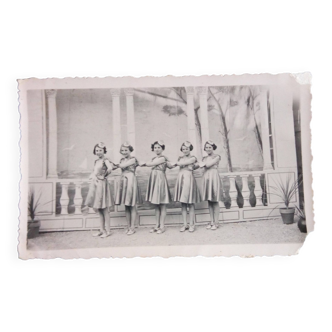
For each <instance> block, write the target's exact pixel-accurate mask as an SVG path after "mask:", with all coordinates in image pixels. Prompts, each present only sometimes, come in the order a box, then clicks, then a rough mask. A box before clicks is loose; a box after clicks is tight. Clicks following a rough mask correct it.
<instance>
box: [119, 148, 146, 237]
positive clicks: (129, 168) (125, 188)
mask: <svg viewBox="0 0 332 332" xmlns="http://www.w3.org/2000/svg"><path fill="white" fill-rule="evenodd" d="M133 151H134V148H133V147H132V146H131V145H130V144H129V143H128V142H126V143H124V144H122V145H121V148H120V153H121V154H122V155H123V158H122V159H121V160H120V163H119V164H117V165H115V166H116V168H121V170H122V174H121V178H120V181H119V183H118V185H117V190H116V193H115V204H116V205H121V204H124V206H125V211H126V219H127V223H128V228H127V230H126V233H127V235H132V234H134V233H135V221H136V216H137V207H136V205H137V204H142V198H141V195H140V191H139V187H138V184H137V179H136V176H135V171H136V167H137V166H138V161H137V159H136V158H135V157H132V156H131V155H130V153H131V152H133Z"/></svg>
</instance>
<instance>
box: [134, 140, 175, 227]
mask: <svg viewBox="0 0 332 332" xmlns="http://www.w3.org/2000/svg"><path fill="white" fill-rule="evenodd" d="M151 149H152V151H153V152H154V153H155V154H156V156H155V157H154V158H153V159H152V160H151V162H147V163H142V164H141V165H140V166H148V167H152V171H151V174H150V178H149V182H148V187H147V191H146V197H145V200H146V201H148V202H151V203H152V204H154V207H155V211H156V226H155V227H154V228H152V229H151V230H150V233H154V232H156V233H157V234H161V233H164V232H165V219H166V204H168V203H170V201H171V194H170V191H169V188H168V183H167V179H166V175H165V171H166V167H168V165H167V163H168V162H169V161H168V159H167V158H166V157H165V156H163V154H162V152H163V150H165V144H164V142H162V141H156V142H154V143H153V144H151Z"/></svg>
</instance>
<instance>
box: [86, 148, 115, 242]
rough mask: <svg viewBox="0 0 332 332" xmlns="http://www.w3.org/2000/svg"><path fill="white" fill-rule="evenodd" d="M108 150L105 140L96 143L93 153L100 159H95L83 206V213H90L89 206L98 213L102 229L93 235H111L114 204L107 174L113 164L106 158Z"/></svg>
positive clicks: (109, 172)
mask: <svg viewBox="0 0 332 332" xmlns="http://www.w3.org/2000/svg"><path fill="white" fill-rule="evenodd" d="M106 152H107V151H106V146H105V144H104V143H103V142H100V143H98V144H96V145H95V147H94V148H93V154H95V155H97V156H98V159H97V160H95V164H94V168H93V172H92V173H91V175H90V178H89V180H91V184H90V187H89V192H88V195H87V197H86V200H85V205H84V207H83V208H82V212H83V214H87V213H88V211H89V207H91V208H93V209H94V210H95V212H97V213H98V215H99V222H100V230H99V232H97V233H94V234H92V235H93V236H100V237H101V238H105V237H108V236H110V235H111V231H110V215H109V210H110V207H112V206H113V205H114V202H113V198H112V196H111V188H110V184H109V182H108V181H107V176H108V175H109V174H111V171H112V169H113V164H112V163H111V162H110V161H109V160H108V159H107V158H105V154H106Z"/></svg>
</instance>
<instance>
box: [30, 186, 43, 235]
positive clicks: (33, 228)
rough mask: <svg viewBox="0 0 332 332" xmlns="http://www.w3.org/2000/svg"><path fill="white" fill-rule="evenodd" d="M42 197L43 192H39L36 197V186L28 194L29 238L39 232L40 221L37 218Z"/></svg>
mask: <svg viewBox="0 0 332 332" xmlns="http://www.w3.org/2000/svg"><path fill="white" fill-rule="evenodd" d="M40 197H41V193H39V195H38V197H36V194H35V190H34V188H31V189H30V191H29V196H28V216H29V221H28V239H32V238H34V237H36V236H37V235H38V234H39V228H40V221H39V220H37V219H36V217H37V214H38V213H40V212H37V208H38V206H40V203H39V201H40Z"/></svg>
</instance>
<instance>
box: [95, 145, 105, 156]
mask: <svg viewBox="0 0 332 332" xmlns="http://www.w3.org/2000/svg"><path fill="white" fill-rule="evenodd" d="M97 147H98V148H100V149H104V153H105V154H106V153H107V150H106V146H104V147H103V148H101V147H100V146H99V145H98V144H96V145H95V147H94V148H93V154H96V148H97Z"/></svg>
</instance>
